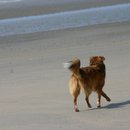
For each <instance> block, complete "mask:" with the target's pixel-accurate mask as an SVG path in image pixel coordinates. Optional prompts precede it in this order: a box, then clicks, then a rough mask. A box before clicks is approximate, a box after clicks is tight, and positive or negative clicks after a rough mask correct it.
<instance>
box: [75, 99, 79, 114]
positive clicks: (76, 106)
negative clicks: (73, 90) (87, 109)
mask: <svg viewBox="0 0 130 130" xmlns="http://www.w3.org/2000/svg"><path fill="white" fill-rule="evenodd" d="M74 110H75V112H79V109H78V105H77V97H75V98H74Z"/></svg>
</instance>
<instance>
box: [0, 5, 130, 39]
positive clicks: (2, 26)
mask: <svg viewBox="0 0 130 130" xmlns="http://www.w3.org/2000/svg"><path fill="white" fill-rule="evenodd" d="M126 21H130V3H128V4H118V5H112V6H105V7H96V8H91V9H83V10H75V11H66V12H60V13H54V14H48V15H39V16H28V17H20V18H12V19H4V20H0V37H2V36H11V35H18V34H29V33H35V32H45V31H53V30H61V29H67V28H76V27H83V26H90V25H96V24H105V23H114V22H126Z"/></svg>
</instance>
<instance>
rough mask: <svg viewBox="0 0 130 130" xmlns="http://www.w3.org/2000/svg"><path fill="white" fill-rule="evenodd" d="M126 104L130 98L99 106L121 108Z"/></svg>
mask: <svg viewBox="0 0 130 130" xmlns="http://www.w3.org/2000/svg"><path fill="white" fill-rule="evenodd" d="M127 105H130V100H127V101H123V102H119V103H111V104H109V105H107V106H103V107H101V109H104V108H105V109H115V108H122V107H125V106H127Z"/></svg>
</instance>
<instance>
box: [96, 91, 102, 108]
mask: <svg viewBox="0 0 130 130" xmlns="http://www.w3.org/2000/svg"><path fill="white" fill-rule="evenodd" d="M97 107H98V108H99V107H101V94H100V93H98V99H97Z"/></svg>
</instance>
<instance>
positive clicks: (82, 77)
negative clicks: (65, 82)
mask: <svg viewBox="0 0 130 130" xmlns="http://www.w3.org/2000/svg"><path fill="white" fill-rule="evenodd" d="M104 60H105V58H104V57H103V56H93V57H90V65H89V66H87V67H82V68H81V67H80V64H81V63H80V60H79V59H78V58H75V59H73V60H72V61H69V62H68V63H65V64H64V67H65V68H68V69H69V70H70V71H71V72H72V75H71V77H70V80H69V90H70V94H71V95H72V96H73V103H74V110H75V112H79V109H78V105H77V98H78V96H79V94H80V91H81V89H82V90H83V92H84V94H85V100H86V102H87V105H88V107H89V108H91V107H92V106H91V104H90V103H89V96H90V94H91V93H92V92H96V93H97V95H98V99H97V107H101V96H103V97H104V98H106V100H107V101H111V99H110V98H109V97H108V96H107V95H106V93H105V92H103V90H102V89H103V87H104V84H105V76H106V69H105V64H104Z"/></svg>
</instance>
